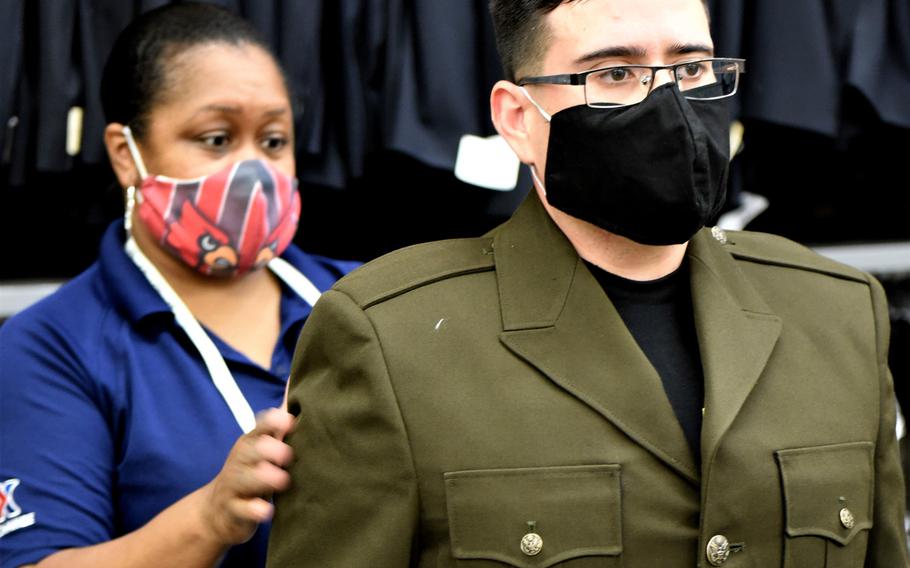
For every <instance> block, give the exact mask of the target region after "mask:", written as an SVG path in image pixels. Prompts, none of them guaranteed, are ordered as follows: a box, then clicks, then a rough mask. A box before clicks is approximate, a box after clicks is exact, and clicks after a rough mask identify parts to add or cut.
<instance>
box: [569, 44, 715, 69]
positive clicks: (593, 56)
mask: <svg viewBox="0 0 910 568" xmlns="http://www.w3.org/2000/svg"><path fill="white" fill-rule="evenodd" d="M690 53H707V54H709V55H714V48H713V47H711V46H710V45H708V44H705V43H675V44H673V45H671V46H670V47H669V49H667V54H668V55H688V54H690ZM647 56H648V50H647V49H645V48H643V47H641V46H636V45H616V46H611V47H605V48H603V49H598V50H597V51H592V52H590V53H586V54H584V55H582V56H581V57H579V58H578V59H576V60H575V64H576V65H584V64H585V63H591V62H592V61H599V60H601V59H609V58H611V57H630V58H639V59H641V58H644V57H647Z"/></svg>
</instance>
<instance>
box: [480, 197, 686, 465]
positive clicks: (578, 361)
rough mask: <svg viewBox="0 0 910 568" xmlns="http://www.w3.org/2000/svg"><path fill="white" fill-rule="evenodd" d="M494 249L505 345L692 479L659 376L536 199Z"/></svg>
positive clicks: (503, 232) (506, 228)
mask: <svg viewBox="0 0 910 568" xmlns="http://www.w3.org/2000/svg"><path fill="white" fill-rule="evenodd" d="M494 255H495V259H496V260H495V262H496V276H497V279H498V282H499V295H500V301H501V305H502V317H503V329H504V332H503V333H502V335H501V336H500V338H501V341H502V342H503V344H504V345H505V346H506V347H507V348H509V349H510V350H512V351H513V352H514V353H515V354H516V355H517V356H519V357H521V358H522V359H524V360H525V361H527V362H528V363H529V364H531V365H533V366H534V367H535V368H537V369H538V370H539V371H540V372H541V373H543V374H544V375H545V376H546V377H547V378H548V379H550V380H551V381H553V382H554V383H556V384H557V385H558V386H560V387H561V388H562V389H564V390H565V391H567V392H568V393H570V394H572V395H574V396H575V397H577V398H578V399H579V400H581V401H582V402H583V403H584V404H586V405H587V406H589V407H590V408H591V409H593V410H594V411H596V412H598V413H600V414H601V415H603V416H604V417H605V418H606V419H607V420H609V421H610V422H612V423H613V424H614V425H615V426H616V427H617V428H619V429H620V430H622V431H623V432H625V434H626V435H628V436H629V437H630V438H632V439H633V440H635V441H636V442H637V443H638V444H640V445H641V446H643V447H645V448H647V449H648V450H649V451H650V452H652V453H653V454H654V455H655V456H657V457H658V458H659V459H661V460H662V461H664V462H665V463H666V464H667V465H668V466H670V467H672V468H673V469H675V470H676V471H677V472H679V474H681V475H683V476H684V477H686V478H687V479H689V480H691V481H692V482H697V481H698V470H697V467H696V464H695V459H694V456H693V455H692V450H691V449H690V448H689V445H688V443H687V442H686V439H685V435H684V434H683V431H682V427H681V426H680V425H679V422H677V420H676V419H675V417H674V414H673V409H672V408H671V407H670V402H669V400H668V399H667V396H666V393H665V392H664V389H663V385H662V384H661V381H660V377H659V376H658V375H657V372H656V371H655V370H654V367H653V366H652V365H651V363H650V362H649V361H648V359H647V357H645V355H644V353H642V351H641V349H639V347H638V345H637V343H636V342H635V340H634V338H633V337H632V335H631V334H630V333H629V331H628V330H627V328H626V326H625V325H624V324H623V322H622V319H621V318H620V316H619V314H618V313H617V312H616V309H615V308H614V307H613V305H612V303H610V301H609V300H608V299H607V297H606V295H605V294H604V292H603V290H602V289H601V288H600V285H599V284H598V283H597V281H596V280H595V279H594V277H593V276H592V275H591V274H590V272H588V270H587V268H586V267H585V266H584V264H583V263H582V261H581V260H580V259H579V257H578V254H577V253H576V252H575V249H574V248H573V247H572V245H571V243H569V241H568V240H567V239H566V238H565V236H564V235H563V234H562V232H561V231H560V230H559V229H558V228H557V227H556V225H555V224H554V223H553V222H552V221H551V220H550V218H549V215H548V214H547V212H546V211H545V210H544V209H543V207H542V206H541V205H540V202H539V201H538V200H537V198H536V197H535V196H533V195H532V196H531V197H529V198H528V200H526V201H525V203H524V204H523V205H522V206H521V208H520V209H519V210H518V212H516V214H515V216H514V217H513V218H512V220H511V221H510V222H509V223H508V224H507V225H506V226H504V227H503V228H502V229H501V230H499V231H498V232H497V234H496V236H495V239H494Z"/></svg>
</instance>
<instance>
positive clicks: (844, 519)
mask: <svg viewBox="0 0 910 568" xmlns="http://www.w3.org/2000/svg"><path fill="white" fill-rule="evenodd" d="M840 524H842V525H844V528H845V529H852V528H853V527H854V526H855V525H856V519H855V518H854V517H853V513H852V512H850V509H848V508H846V507H844V508H843V509H841V510H840Z"/></svg>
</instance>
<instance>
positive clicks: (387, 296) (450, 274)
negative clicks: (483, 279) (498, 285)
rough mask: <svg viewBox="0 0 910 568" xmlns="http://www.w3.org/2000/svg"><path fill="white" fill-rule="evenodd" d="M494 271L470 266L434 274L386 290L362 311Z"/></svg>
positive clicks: (364, 302)
mask: <svg viewBox="0 0 910 568" xmlns="http://www.w3.org/2000/svg"><path fill="white" fill-rule="evenodd" d="M493 269H494V267H493V265H492V264H490V265H485V266H470V267H466V268H463V269H460V270H450V271H443V272H440V273H438V274H434V275H432V276H429V277H427V278H424V279H421V280H419V281H417V282H409V283H408V284H404V285H402V286H398V287H396V288H392V289H391V290H386V291H384V292H382V293H380V294H376V295H375V296H373V297H371V298H368V299H366V300H364V301H363V305H362V309H364V310H366V309H368V308H371V307H373V306H375V305H376V304H381V303H382V302H385V301H387V300H391V299H393V298H396V297H398V296H401V295H402V294H406V293H408V292H411V291H413V290H416V289H418V288H422V287H424V286H429V285H430V284H435V283H436V282H440V281H442V280H448V279H450V278H457V277H459V276H467V275H469V274H479V273H481V272H490V271H492V270H493Z"/></svg>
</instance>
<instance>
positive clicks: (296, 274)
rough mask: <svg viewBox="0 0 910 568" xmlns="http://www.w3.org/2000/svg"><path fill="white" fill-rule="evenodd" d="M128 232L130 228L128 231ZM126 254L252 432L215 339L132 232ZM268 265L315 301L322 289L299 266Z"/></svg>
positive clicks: (252, 421) (276, 261) (277, 261)
mask: <svg viewBox="0 0 910 568" xmlns="http://www.w3.org/2000/svg"><path fill="white" fill-rule="evenodd" d="M127 234H129V231H128V232H127ZM124 249H125V250H126V254H127V255H128V256H129V257H130V258H131V259H132V260H133V262H134V263H135V264H136V266H137V267H139V270H140V271H141V272H142V273H143V274H144V275H145V278H146V280H148V282H149V284H151V285H152V288H154V289H155V290H156V291H157V292H158V294H159V295H160V296H161V298H162V299H163V300H164V301H165V302H166V303H167V305H168V306H170V308H171V311H172V312H173V313H174V319H175V321H176V322H177V325H179V326H180V327H181V328H183V331H185V332H186V334H187V336H188V337H189V338H190V341H192V342H193V345H194V346H195V347H196V349H197V350H198V351H199V354H200V355H201V356H202V361H203V362H204V363H205V366H206V369H208V372H209V375H210V376H211V377H212V382H213V383H214V384H215V388H216V389H218V392H219V393H220V394H221V398H223V399H224V402H226V403H227V405H228V408H230V409H231V413H232V414H233V415H234V419H235V420H237V424H239V425H240V428H241V429H242V430H243V432H244V433H245V434H246V433H249V432H250V431H252V430H253V428H255V427H256V415H255V413H254V412H253V408H252V407H251V406H250V403H249V401H247V399H246V397H244V396H243V393H242V392H241V391H240V387H239V386H238V385H237V381H236V380H235V379H234V376H233V375H232V374H231V371H230V369H228V366H227V363H226V362H225V361H224V358H223V357H222V356H221V353H219V352H218V348H217V347H216V346H215V343H214V342H213V341H212V339H211V338H210V337H209V335H208V334H207V333H206V332H205V330H204V329H202V326H201V325H200V324H199V322H198V321H197V320H196V318H195V317H193V314H192V313H191V312H190V309H189V308H188V307H186V304H184V303H183V300H181V299H180V296H178V295H177V292H175V291H174V289H173V288H172V287H171V285H170V284H169V283H168V281H167V280H166V279H165V278H164V276H163V275H162V274H161V272H159V271H158V269H157V268H155V265H154V264H152V262H151V261H150V260H149V259H148V257H147V256H145V254H144V253H143V252H142V251H141V250H140V249H139V246H138V245H137V244H136V241H135V240H134V239H133V237H132V235H129V237H128V238H127V241H126V245H124ZM268 267H269V269H270V270H271V271H272V272H273V273H274V274H275V276H277V277H278V278H280V279H281V280H282V281H283V282H284V283H285V284H287V285H288V287H289V288H290V289H291V290H293V291H294V292H295V293H296V294H297V295H298V296H300V297H301V298H303V300H304V301H305V302H306V303H308V304H309V305H310V306H313V305H315V304H316V300H318V299H319V296H320V294H321V292H320V291H319V289H318V288H316V286H314V285H313V283H312V282H310V281H309V280H308V279H307V277H306V276H304V275H303V274H302V273H301V272H300V271H299V270H297V269H296V268H294V267H293V266H291V264H290V263H288V262H287V261H286V260H284V259H282V258H278V257H276V258H273V259H272V260H271V261H270V262H269V264H268Z"/></svg>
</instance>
